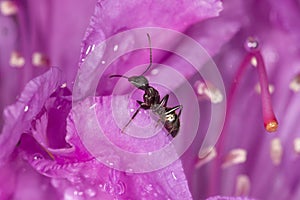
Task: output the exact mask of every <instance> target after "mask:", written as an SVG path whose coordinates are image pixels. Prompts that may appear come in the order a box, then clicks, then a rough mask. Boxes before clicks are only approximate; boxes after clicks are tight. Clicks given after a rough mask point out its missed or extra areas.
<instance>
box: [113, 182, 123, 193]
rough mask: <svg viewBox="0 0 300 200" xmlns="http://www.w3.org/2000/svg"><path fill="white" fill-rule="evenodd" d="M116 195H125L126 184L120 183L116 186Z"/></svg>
mask: <svg viewBox="0 0 300 200" xmlns="http://www.w3.org/2000/svg"><path fill="white" fill-rule="evenodd" d="M115 193H116V194H118V195H122V194H124V193H125V183H123V182H122V181H119V182H118V183H117V184H116V186H115Z"/></svg>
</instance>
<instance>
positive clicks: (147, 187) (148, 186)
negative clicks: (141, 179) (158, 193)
mask: <svg viewBox="0 0 300 200" xmlns="http://www.w3.org/2000/svg"><path fill="white" fill-rule="evenodd" d="M145 190H146V192H148V193H150V192H151V191H152V190H153V185H152V184H148V185H146V186H145Z"/></svg>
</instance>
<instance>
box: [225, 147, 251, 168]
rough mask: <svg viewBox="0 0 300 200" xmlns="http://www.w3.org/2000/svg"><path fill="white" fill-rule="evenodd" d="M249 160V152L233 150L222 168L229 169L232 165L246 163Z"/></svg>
mask: <svg viewBox="0 0 300 200" xmlns="http://www.w3.org/2000/svg"><path fill="white" fill-rule="evenodd" d="M246 160H247V151H246V150H244V149H233V150H231V151H230V152H229V153H228V154H227V156H226V158H225V160H224V163H223V164H222V168H227V167H230V166H232V165H236V164H240V163H244V162H246Z"/></svg>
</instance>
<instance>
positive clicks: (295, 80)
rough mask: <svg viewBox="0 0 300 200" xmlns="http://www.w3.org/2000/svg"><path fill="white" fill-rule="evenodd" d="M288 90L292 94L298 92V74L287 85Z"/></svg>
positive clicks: (299, 83) (299, 76)
mask: <svg viewBox="0 0 300 200" xmlns="http://www.w3.org/2000/svg"><path fill="white" fill-rule="evenodd" d="M289 87H290V89H291V90H292V91H294V92H299V91H300V74H298V75H296V76H295V77H294V78H293V80H292V81H291V83H290V85H289Z"/></svg>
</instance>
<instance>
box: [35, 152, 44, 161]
mask: <svg viewBox="0 0 300 200" xmlns="http://www.w3.org/2000/svg"><path fill="white" fill-rule="evenodd" d="M42 159H44V157H43V156H42V154H40V153H36V154H34V155H33V160H42Z"/></svg>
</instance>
